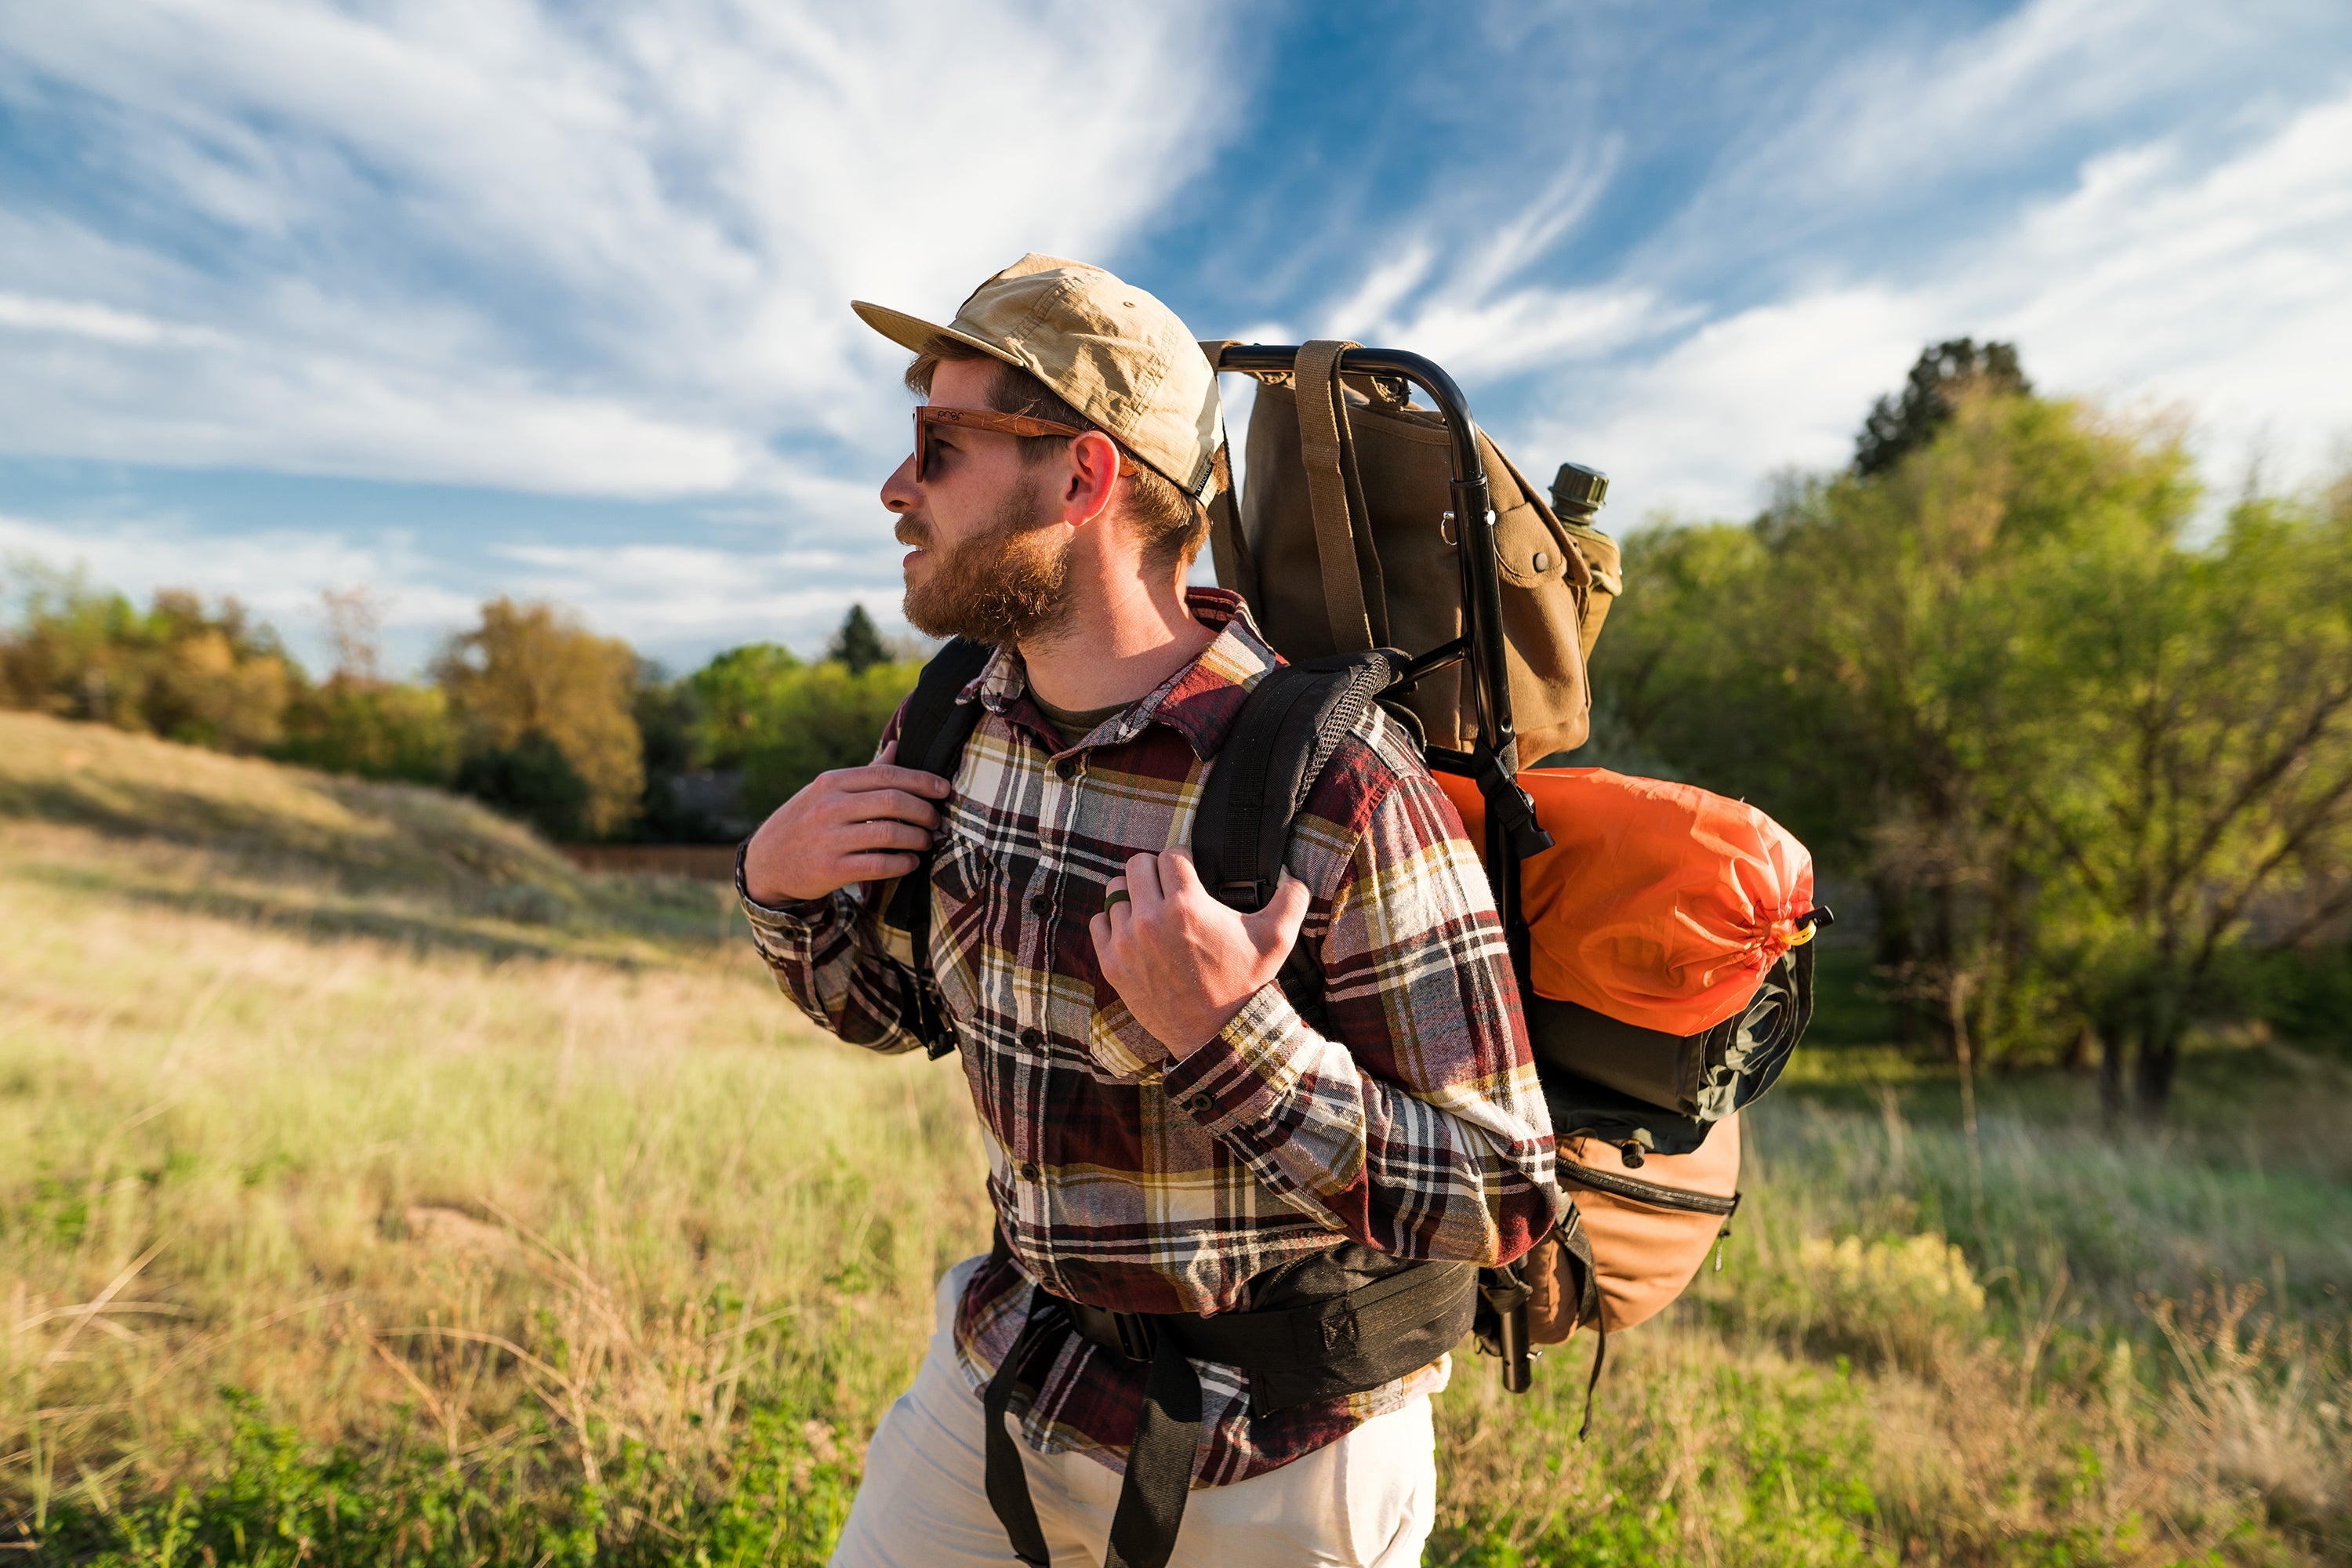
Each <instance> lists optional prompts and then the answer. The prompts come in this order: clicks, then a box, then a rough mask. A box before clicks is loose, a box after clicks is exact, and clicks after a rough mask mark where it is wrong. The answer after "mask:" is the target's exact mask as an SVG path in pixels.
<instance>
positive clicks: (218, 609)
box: [0, 567, 920, 843]
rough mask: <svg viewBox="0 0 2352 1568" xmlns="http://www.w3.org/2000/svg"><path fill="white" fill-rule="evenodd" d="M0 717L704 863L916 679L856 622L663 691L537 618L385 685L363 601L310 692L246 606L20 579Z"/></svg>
mask: <svg viewBox="0 0 2352 1568" xmlns="http://www.w3.org/2000/svg"><path fill="white" fill-rule="evenodd" d="M11 588H12V594H11V598H12V601H13V603H12V605H11V614H10V616H9V618H8V621H7V623H6V626H5V629H0V703H5V705H7V706H11V707H16V708H29V709H35V710H40V711H43V712H47V713H53V714H56V715H58V716H59V717H62V718H68V719H81V720H89V721H96V722H100V723H106V724H112V725H114V726H116V727H118V728H121V729H124V730H130V731H137V732H140V733H145V734H153V735H160V736H162V737H163V738H165V739H167V740H173V741H180V742H186V743H188V744H191V745H199V746H208V747H212V748H214V749H216V750H220V751H226V752H241V753H247V754H252V755H258V756H265V757H269V758H272V759H274V760H277V761H280V762H288V763H300V764H303V765H305V766H310V767H316V768H321V769H325V770H327V771H330V772H335V773H356V774H360V775H362V776H364V777H369V778H379V779H404V780H409V781H413V782H415V783H419V784H436V785H441V786H444V787H447V788H454V789H457V790H460V791H463V792H465V793H467V794H469V795H476V796H478V797H479V798H481V799H482V800H484V801H485V802H487V803H488V804H489V805H493V806H496V807H497V808H499V810H502V811H505V812H507V813H509V815H511V816H518V817H520V818H522V819H523V820H525V821H528V822H530V823H531V824H532V825H533V826H536V827H538V828H539V829H540V830H541V832H542V833H544V834H546V835H547V836H548V837H551V838H554V839H556V840H558V841H562V842H575V841H580V840H583V839H605V840H619V841H635V842H663V843H698V842H713V841H719V840H723V839H725V838H728V837H735V836H737V835H740V833H742V832H746V831H748V830H749V828H750V826H751V825H752V824H755V823H756V822H758V820H759V819H760V818H761V817H762V816H765V815H766V814H767V813H768V812H769V811H770V810H772V809H773V808H774V806H775V805H778V804H779V803H780V802H782V800H783V799H784V798H785V797H786V796H788V795H791V794H792V793H793V791H795V790H797V789H799V788H800V787H801V786H802V785H803V784H806V783H807V782H808V781H809V780H810V779H812V778H814V777H815V776H816V774H817V773H821V772H823V771H824V770H825V769H827V768H833V767H839V766H842V765H844V764H845V763H854V762H863V761H865V760H866V757H867V756H869V755H870V754H871V752H872V751H873V747H874V741H875V737H876V736H877V735H878V734H879V733H880V732H881V730H882V726H883V724H884V723H885V722H886V721H887V719H888V718H889V715H890V713H891V711H892V710H894V709H895V708H896V707H897V706H898V700H899V699H900V698H901V697H903V696H904V695H905V694H906V692H907V691H908V689H909V688H910V687H912V685H913V684H914V678H915V673H916V671H917V670H918V669H919V668H920V658H919V655H918V653H917V651H916V650H914V649H912V648H909V647H897V646H893V645H892V644H891V643H890V642H889V641H888V640H887V639H886V638H885V637H882V635H881V634H880V632H879V631H878V630H877V627H876V626H875V625H874V622H873V620H872V618H871V617H870V616H867V615H866V610H865V608H864V606H862V605H853V606H852V607H851V609H850V611H849V614H848V616H847V618H846V619H845V621H844V622H843V624H842V626H841V629H840V631H839V632H838V633H837V634H836V635H835V637H834V639H833V644H832V646H831V647H829V648H828V649H827V651H826V654H825V657H824V658H822V659H820V660H818V661H816V662H814V663H808V662H804V661H803V660H802V659H800V658H796V657H795V656H794V655H793V652H792V651H791V650H790V649H789V648H786V647H783V646H782V645H781V644H778V643H753V644H750V645H748V646H746V647H736V648H730V649H729V650H728V651H726V652H724V653H721V654H719V656H718V657H717V658H713V659H711V660H710V662H709V663H708V664H706V665H704V666H703V667H702V668H699V669H697V670H695V671H693V672H692V673H691V674H688V675H686V676H683V677H678V678H672V677H670V676H669V675H668V674H667V672H665V671H664V670H663V669H662V668H660V667H659V666H658V665H656V664H655V663H653V662H651V661H649V660H646V659H644V658H639V657H638V655H637V653H636V651H635V649H634V648H632V647H630V646H629V645H628V644H627V643H626V642H624V641H622V640H620V639H619V638H616V637H598V636H597V635H595V634H594V633H593V632H592V631H590V630H588V629H587V628H586V627H585V626H583V625H581V624H580V622H579V620H578V619H577V617H575V616H571V615H569V614H567V613H566V612H563V611H562V610H559V609H557V608H555V607H554V606H552V605H543V604H523V603H517V602H516V601H514V600H511V599H506V598H499V599H493V600H491V601H489V602H488V604H485V605H483V606H482V609H481V617H480V621H479V623H478V625H476V626H473V627H472V628H470V629H469V630H467V631H466V632H463V633H461V634H459V635H457V636H456V637H451V638H450V639H449V640H448V641H447V643H446V645H445V646H444V647H442V649H441V650H440V652H439V654H438V656H437V657H436V658H435V659H434V660H433V662H432V664H431V667H430V668H429V670H428V672H427V678H426V679H424V680H421V681H405V680H394V679H386V678H385V677H384V676H383V674H382V672H381V670H380V668H379V660H378V656H377V651H376V630H377V621H378V614H377V610H376V607H375V605H374V603H373V601H372V600H371V598H370V597H369V596H368V595H366V594H365V593H364V592H350V593H330V594H328V595H326V596H325V598H326V610H327V617H328V623H329V626H330V631H331V640H332V642H333V644H334V647H335V665H334V668H333V669H332V670H331V672H330V673H329V674H328V675H327V676H326V677H325V678H324V679H312V678H311V677H310V675H309V674H308V673H307V672H306V671H305V670H304V669H303V668H302V667H301V665H300V664H299V662H297V661H296V660H295V659H294V658H293V657H292V656H291V655H290V654H289V652H288V651H287V649H286V647H285V645H284V644H283V643H282V642H281V641H280V640H279V638H278V635H277V634H276V633H275V632H274V631H273V630H272V629H271V628H270V627H268V626H266V625H262V624H260V623H257V622H256V621H255V620H254V619H253V618H252V617H251V616H249V615H247V612H246V611H245V609H244V608H243V607H242V606H241V605H239V604H238V603H237V601H236V600H235V599H234V598H229V599H225V600H222V601H220V602H219V603H217V604H215V605H205V603H204V602H203V601H202V600H200V599H199V598H198V596H197V595H194V594H190V593H186V592H184V591H181V590H176V589H167V590H164V591H162V592H159V593H157V594H156V595H154V598H153V600H152V603H151V604H150V605H149V606H148V607H147V608H146V609H145V610H141V609H139V608H138V607H137V606H135V605H132V604H131V601H130V600H128V599H126V598H125V597H123V596H122V595H120V594H117V593H112V592H109V591H104V590H100V589H94V588H91V587H90V586H89V585H88V584H85V583H83V582H82V581H80V580H79V578H76V577H70V576H61V575H58V574H54V573H49V572H47V571H44V570H41V569H38V568H28V567H19V568H17V569H16V571H15V572H14V573H13V574H12V582H11Z"/></svg>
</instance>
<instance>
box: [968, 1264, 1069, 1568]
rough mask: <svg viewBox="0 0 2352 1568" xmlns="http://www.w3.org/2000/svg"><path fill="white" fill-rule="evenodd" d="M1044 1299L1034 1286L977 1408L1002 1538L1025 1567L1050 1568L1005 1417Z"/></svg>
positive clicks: (1050, 1558)
mask: <svg viewBox="0 0 2352 1568" xmlns="http://www.w3.org/2000/svg"><path fill="white" fill-rule="evenodd" d="M1044 1304H1045V1298H1044V1297H1043V1296H1042V1295H1040V1294H1039V1293H1038V1291H1037V1290H1036V1289H1035V1288H1034V1287H1032V1288H1031V1289H1030V1292H1029V1321H1028V1322H1026V1323H1025V1324H1024V1325H1023V1326H1022V1330H1021V1332H1020V1333H1019V1334H1018V1335H1016V1336H1014V1338H1013V1344H1012V1347H1011V1348H1010V1349H1008V1350H1007V1351H1006V1352H1004V1359H1003V1361H1001V1362H998V1363H996V1373H995V1375H994V1376H992V1377H991V1378H990V1379H989V1380H988V1388H987V1391H986V1392H985V1393H983V1394H982V1395H981V1408H982V1411H984V1412H985V1413H986V1415H987V1420H988V1430H987V1432H986V1434H985V1435H984V1442H983V1445H982V1447H983V1450H984V1467H985V1468H984V1470H983V1476H984V1479H985V1482H986V1485H987V1489H988V1506H989V1507H990V1508H992V1509H993V1510H996V1518H997V1522H998V1523H1000V1524H1002V1525H1003V1526H1004V1534H1005V1538H1006V1539H1007V1540H1009V1541H1010V1542H1013V1555H1014V1556H1015V1557H1018V1558H1019V1559H1021V1561H1022V1562H1024V1563H1027V1564H1029V1568H1053V1552H1051V1551H1050V1550H1049V1549H1048V1548H1047V1547H1046V1545H1045V1526H1043V1525H1041V1524H1039V1523H1038V1522H1037V1505H1036V1503H1034V1501H1032V1500H1030V1497H1029V1477H1028V1473H1027V1472H1026V1471H1024V1470H1023V1469H1022V1468H1021V1445H1020V1444H1019V1442H1018V1441H1017V1440H1015V1438H1014V1437H1013V1433H1012V1430H1011V1429H1010V1428H1009V1427H1007V1426H1005V1424H1004V1418H1005V1414H1006V1412H1007V1411H1008V1410H1010V1409H1011V1408H1012V1404H1013V1387H1014V1384H1016V1382H1017V1381H1018V1379H1019V1376H1020V1370H1021V1363H1023V1362H1024V1361H1025V1360H1027V1359H1028V1355H1029V1350H1030V1347H1031V1345H1032V1344H1033V1343H1034V1341H1035V1338H1036V1335H1037V1319H1038V1317H1039V1310H1038V1309H1039V1308H1040V1307H1042V1306H1043V1305H1044Z"/></svg>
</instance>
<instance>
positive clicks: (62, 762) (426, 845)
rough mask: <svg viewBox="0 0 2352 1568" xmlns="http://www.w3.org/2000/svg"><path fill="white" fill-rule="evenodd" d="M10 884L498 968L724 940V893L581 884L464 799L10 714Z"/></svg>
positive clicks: (4, 839)
mask: <svg viewBox="0 0 2352 1568" xmlns="http://www.w3.org/2000/svg"><path fill="white" fill-rule="evenodd" d="M0 843H5V854H6V875H7V876H8V877H9V878H10V879H16V880H32V881H47V882H50V883H53V884H57V885H61V886H75V887H80V888H85V889H91V890H98V889H104V890H106V891H109V892H111V893H113V894H115V895H118V896H120V897H122V898H125V899H130V900H138V901H140V902H142V903H147V904H151V905H155V906H161V907H169V908H174V909H183V910H200V911H203V912H205V913H207V914H211V915H215V916H218V917H222V918H226V919H242V920H254V921H265V922H269V923H280V924H282V923H288V922H291V923H293V924H296V925H299V927H300V928H302V929H303V930H306V931H320V932H327V931H347V932H354V933H366V934H370V935H374V936H380V937H386V938H393V939H397V940H403V941H407V942H418V943H424V944H429V945H436V946H457V947H464V948H469V949H474V950H478V951H481V952H488V953H493V954H512V953H525V952H528V953H541V954H550V955H551V954H556V953H572V954H599V955H603V956H608V957H621V956H635V957H637V958H642V959H650V958H654V957H656V956H676V955H677V954H678V953H680V952H686V951H689V950H691V949H693V948H696V947H707V946H709V944H710V943H712V942H716V941H718V940H720V939H721V938H723V936H724V935H725V931H726V921H727V915H728V913H729V904H728V900H726V899H725V897H724V896H723V892H722V890H721V889H715V888H712V887H709V886H708V885H701V884H684V883H679V884H668V883H664V882H659V881H649V880H646V879H610V878H593V877H585V876H583V875H582V874H580V873H579V872H577V871H575V870H574V869H573V868H572V866H571V864H570V863H569V862H567V861H566V860H565V859H564V858H562V856H561V855H559V854H557V853H556V852H555V851H554V850H553V849H551V847H548V846H547V845H546V844H545V843H544V842H542V841H541V840H540V839H539V838H538V837H535V836H534V835H532V834H531V833H530V830H529V829H527V828H524V827H522V826H519V825H517V824H515V823H513V822H510V821H509V820H508V819H506V818H504V817H502V816H498V815H497V814H495V813H493V812H490V811H487V810H485V809H484V808H482V807H481V806H479V805H476V804H475V803H474V802H472V801H469V800H467V799H466V798H464V797H463V796H459V795H449V794H446V793H444V792H442V791H439V790H434V789H426V788H423V787H420V786H417V785H412V784H371V783H368V782H366V781H364V780H360V779H352V778H341V777H335V776H332V775H330V774H325V773H312V772H310V771H309V770H307V769H301V768H289V767H284V766H281V765H279V764H277V763H268V762H262V761H258V760H255V759H248V758H239V757H230V756H224V755H222V754H221V753H219V752H210V751H205V750H201V749H198V748H195V747H192V746H179V745H173V744H172V743H171V742H165V741H158V740H154V739H152V738H150V737H147V736H142V735H131V734H125V733H123V732H122V731H117V730H112V729H109V728H107V727H105V726H103V725H97V724H81V723H71V722H68V721H62V720H57V719H50V718H47V717H44V716H41V715H37V714H31V713H21V712H5V711H0Z"/></svg>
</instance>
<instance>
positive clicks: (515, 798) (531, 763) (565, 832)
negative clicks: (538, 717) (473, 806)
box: [456, 730, 591, 844]
mask: <svg viewBox="0 0 2352 1568" xmlns="http://www.w3.org/2000/svg"><path fill="white" fill-rule="evenodd" d="M456 782H457V788H458V789H459V790H460V791H461V792H463V793H464V794H467V795H472V796H473V797H474V798H475V799H477V800H478V801H480V802H481V803H482V804H483V805H488V806H490V807H491V808H493V809H494V810H498V811H502V812H504V813H506V815H508V816H511V817H515V818H517V819H519V820H520V821H523V822H528V823H530V825H531V826H533V827H536V828H537V829H539V831H540V833H541V835H542V836H543V837H548V838H551V839H554V840H555V841H556V842H557V843H559V844H561V843H564V842H566V841H568V840H572V839H576V838H578V837H581V835H582V833H583V830H584V829H585V828H586V826H587V824H588V813H589V805H590V800H591V795H590V791H589V787H588V783H587V781H586V780H584V779H583V778H582V777H581V776H580V774H579V773H578V772H577V771H576V770H575V769H574V768H573V767H572V759H571V758H569V757H567V756H565V755H564V754H563V748H562V747H561V746H559V745H557V744H556V743H555V742H554V741H553V740H552V739H551V738H550V737H549V736H547V735H544V734H542V733H541V732H540V731H537V730H533V731H530V732H529V733H528V734H525V735H524V736H522V737H521V738H520V740H518V741H516V742H515V743H514V744H513V745H511V746H496V747H492V748H489V749H488V750H485V751H479V752H474V753H472V754H471V755H469V756H468V757H467V758H466V760H465V761H464V762H463V763H459V764H458V766H457V781H456Z"/></svg>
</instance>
